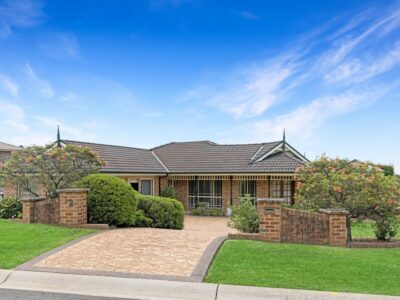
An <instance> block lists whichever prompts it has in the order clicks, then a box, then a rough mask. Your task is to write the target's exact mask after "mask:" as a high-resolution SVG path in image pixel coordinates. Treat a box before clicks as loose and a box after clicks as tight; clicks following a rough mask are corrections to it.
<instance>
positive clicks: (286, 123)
mask: <svg viewBox="0 0 400 300" xmlns="http://www.w3.org/2000/svg"><path fill="white" fill-rule="evenodd" d="M399 75H400V2H398V1H365V0H363V1H352V0H349V1H322V0H320V1H282V0H281V1H266V0H263V1H232V0H231V1H205V0H204V1H201V0H192V1H191V0H164V1H161V0H149V1H139V0H137V1H107V0H106V1H104V0H103V1H61V0H54V1H33V0H28V1H19V0H14V1H1V0H0V140H1V141H4V142H8V143H13V144H17V145H19V144H23V145H30V144H42V143H46V142H48V141H51V140H54V138H55V132H56V126H57V125H58V124H59V125H60V126H61V134H62V137H63V138H65V139H67V138H68V139H75V140H84V141H93V142H100V143H111V144H120V145H129V146H137V147H153V146H156V145H159V144H162V143H166V142H170V141H185V140H203V139H208V140H212V141H214V142H217V143H251V142H262V141H273V140H279V139H281V136H282V131H283V128H286V132H287V139H288V141H289V142H290V143H291V144H292V145H293V146H295V147H296V148H298V150H299V151H301V152H305V153H306V155H307V157H308V158H310V159H313V158H315V157H316V156H317V155H320V154H322V153H326V154H327V155H329V156H337V155H339V156H341V157H347V158H351V159H353V158H358V159H362V160H367V159H368V160H372V161H374V162H378V163H392V164H394V165H395V166H396V168H397V171H398V173H399V172H400V159H399V155H400V153H399V149H400V138H399V130H400V114H399V113H400V101H399V100H400V77H399Z"/></svg>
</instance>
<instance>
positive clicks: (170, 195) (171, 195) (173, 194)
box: [160, 186, 178, 199]
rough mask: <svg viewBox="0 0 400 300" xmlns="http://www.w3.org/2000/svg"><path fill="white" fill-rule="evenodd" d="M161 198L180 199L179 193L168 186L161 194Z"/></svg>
mask: <svg viewBox="0 0 400 300" xmlns="http://www.w3.org/2000/svg"><path fill="white" fill-rule="evenodd" d="M160 196H161V197H163V198H170V199H178V193H177V192H176V191H175V189H174V188H173V187H172V186H167V187H166V188H164V189H163V190H162V191H161V192H160Z"/></svg>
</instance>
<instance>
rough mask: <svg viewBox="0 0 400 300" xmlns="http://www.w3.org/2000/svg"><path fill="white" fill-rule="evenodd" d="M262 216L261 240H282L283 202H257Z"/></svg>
mask: <svg viewBox="0 0 400 300" xmlns="http://www.w3.org/2000/svg"><path fill="white" fill-rule="evenodd" d="M257 211H258V215H259V218H260V240H261V241H270V242H280V241H281V203H280V202H275V201H271V202H266V201H261V202H258V203H257Z"/></svg>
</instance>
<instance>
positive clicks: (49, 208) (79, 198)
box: [22, 189, 87, 225]
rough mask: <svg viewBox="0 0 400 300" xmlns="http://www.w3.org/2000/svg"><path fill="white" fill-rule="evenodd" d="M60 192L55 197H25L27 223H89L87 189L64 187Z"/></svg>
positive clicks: (24, 207) (23, 209)
mask: <svg viewBox="0 0 400 300" xmlns="http://www.w3.org/2000/svg"><path fill="white" fill-rule="evenodd" d="M58 193H59V195H58V198H53V199H50V198H46V197H31V198H25V199H23V206H22V220H23V221H24V222H26V223H44V224H60V225H82V224H87V189H64V190H59V191H58Z"/></svg>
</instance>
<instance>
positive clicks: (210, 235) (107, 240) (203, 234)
mask: <svg viewBox="0 0 400 300" xmlns="http://www.w3.org/2000/svg"><path fill="white" fill-rule="evenodd" d="M227 221H228V219H227V218H221V217H195V216H185V227H184V229H183V230H168V229H157V228H129V229H116V230H109V231H106V232H103V233H100V234H98V235H95V236H92V237H90V238H88V239H85V240H83V241H81V242H79V243H77V244H74V245H72V246H70V247H68V248H66V249H64V250H61V251H60V252H57V253H55V254H53V255H51V256H49V257H47V258H45V259H44V260H42V261H39V262H38V263H36V264H35V265H34V267H39V268H40V267H45V268H61V269H72V270H89V271H99V272H126V273H138V274H149V275H167V276H190V275H191V273H192V271H193V270H194V268H195V266H196V265H197V262H198V261H199V259H200V257H201V256H202V254H203V252H204V250H205V249H206V248H207V246H208V245H209V244H210V243H211V242H212V241H213V240H214V239H215V238H217V237H220V236H225V235H227V234H228V233H229V232H234V230H233V229H231V228H229V227H228V226H227Z"/></svg>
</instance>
